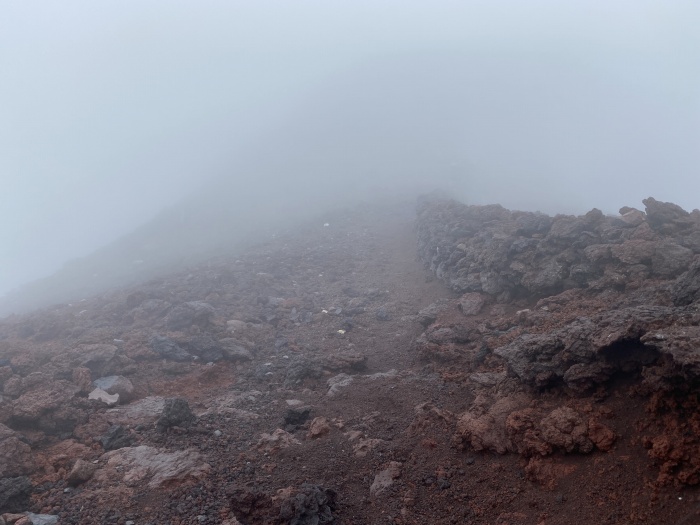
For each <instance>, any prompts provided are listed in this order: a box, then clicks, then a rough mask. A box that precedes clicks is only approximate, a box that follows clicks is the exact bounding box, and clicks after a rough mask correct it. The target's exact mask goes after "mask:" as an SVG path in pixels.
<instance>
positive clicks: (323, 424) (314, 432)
mask: <svg viewBox="0 0 700 525" xmlns="http://www.w3.org/2000/svg"><path fill="white" fill-rule="evenodd" d="M330 431H331V426H330V425H329V424H328V419H326V418H325V417H317V418H314V420H313V421H312V422H311V425H309V433H308V434H307V435H308V437H310V438H311V439H316V438H320V437H321V436H325V435H326V434H328V433H329V432H330Z"/></svg>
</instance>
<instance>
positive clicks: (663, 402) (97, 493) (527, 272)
mask: <svg viewBox="0 0 700 525" xmlns="http://www.w3.org/2000/svg"><path fill="white" fill-rule="evenodd" d="M645 204H646V209H639V210H637V209H634V208H623V209H621V210H620V215H619V216H605V215H604V214H602V213H600V212H597V211H595V210H594V211H592V212H590V213H588V214H586V215H584V216H581V217H574V216H564V215H560V216H556V217H549V216H547V215H544V214H540V213H529V212H517V211H509V210H505V209H504V208H502V207H500V206H482V207H475V206H465V205H462V204H459V203H456V202H454V201H449V200H444V199H436V198H434V197H429V198H426V199H422V200H421V201H420V202H419V205H418V215H417V221H416V222H414V219H416V215H415V213H414V208H413V207H406V206H404V205H396V206H389V205H388V204H386V203H382V205H381V206H376V207H375V206H374V205H370V204H367V205H363V206H361V207H359V208H357V209H354V210H352V209H348V210H344V211H337V212H333V213H331V214H329V215H328V216H324V217H322V218H321V220H318V221H312V222H310V223H308V224H305V225H298V226H293V227H292V226H290V227H289V228H288V229H287V230H286V231H279V232H276V233H275V236H274V237H273V236H264V238H262V237H261V239H260V243H259V244H258V245H251V246H248V247H247V248H245V250H243V249H241V251H240V252H239V253H237V254H236V255H235V256H225V257H224V256H221V257H218V258H214V259H212V260H211V261H209V262H207V263H206V264H204V265H201V266H197V267H192V268H190V269H188V271H187V272H183V273H177V274H171V275H161V276H159V277H157V278H155V279H153V280H152V281H149V282H147V283H142V284H140V285H137V286H133V287H131V288H128V289H122V290H115V291H113V292H109V293H105V294H102V295H100V296H96V297H88V298H85V300H83V301H80V302H76V303H75V304H60V305H55V306H53V307H51V308H47V309H44V310H40V311H37V312H32V313H30V314H26V315H22V316H11V317H9V318H7V319H2V320H0V396H1V397H0V425H4V426H0V454H1V457H0V462H2V463H0V466H1V467H2V468H5V470H4V471H3V473H2V474H0V502H2V505H3V506H2V511H3V512H4V511H5V510H6V509H8V508H9V509H10V511H11V512H16V513H18V515H17V516H16V517H11V519H12V520H13V521H17V520H20V521H21V520H24V522H25V523H26V522H28V521H29V518H28V517H27V514H26V513H27V512H31V513H33V514H34V515H46V516H52V517H58V522H59V523H60V524H66V525H88V524H93V523H106V524H110V523H116V524H124V525H126V524H129V523H131V524H132V525H138V524H155V523H171V524H175V523H180V524H183V523H203V524H207V523H211V524H213V523H224V524H226V523H228V524H236V523H239V524H245V525H248V524H252V523H261V524H270V525H271V524H276V523H323V522H328V523H330V522H331V520H332V522H333V523H375V522H376V523H379V522H381V523H394V524H397V525H409V524H413V523H435V524H450V523H475V524H476V523H479V524H480V523H484V524H486V523H489V524H490V523H497V524H502V525H505V524H513V525H515V524H524V523H538V524H541V525H578V524H579V523H635V524H646V525H656V524H657V523H673V524H675V523H686V524H687V523H695V522H700V508H699V507H698V502H699V501H700V493H698V490H700V459H698V458H700V401H699V400H700V380H699V378H700V357H699V351H698V348H700V329H699V328H698V327H700V295H699V292H698V290H700V285H698V275H700V272H699V271H698V268H699V267H698V262H697V258H698V254H699V253H700V229H699V228H698V223H699V221H700V212H697V211H693V212H691V213H688V212H685V211H684V210H681V209H680V208H678V207H677V206H674V205H671V204H668V203H662V202H658V201H654V200H648V201H647V202H645ZM411 206H413V205H411ZM324 224H328V226H324ZM416 233H417V235H418V239H417V240H418V252H419V256H420V259H419V260H416V258H415V255H416ZM109 376H121V377H123V378H128V380H129V382H130V383H131V386H132V387H133V389H131V388H129V389H128V390H129V391H130V392H129V394H128V397H127V398H125V399H123V400H122V401H124V403H125V404H120V405H119V406H116V407H114V408H109V407H107V406H106V405H104V404H103V403H99V402H95V401H93V400H89V399H88V394H89V392H90V391H91V390H92V387H93V386H94V385H93V381H95V380H100V379H101V378H106V377H109ZM103 386H104V385H103ZM121 394H122V393H120V396H121ZM173 399H180V400H181V401H182V403H180V402H174V401H167V403H166V400H173ZM166 404H167V407H166ZM184 407H188V409H187V410H186V409H185V408H184ZM195 416H196V417H195ZM78 467H79V468H78ZM83 467H85V468H83ZM93 467H94V468H95V469H96V470H95V472H94V473H93V474H92V476H91V477H90V476H89V472H88V471H90V470H92V468H93ZM79 474H80V475H79ZM21 476H27V477H21ZM72 485H75V486H72ZM679 498H680V499H679ZM8 502H9V504H8ZM6 504H7V505H6ZM52 519H53V518H52Z"/></svg>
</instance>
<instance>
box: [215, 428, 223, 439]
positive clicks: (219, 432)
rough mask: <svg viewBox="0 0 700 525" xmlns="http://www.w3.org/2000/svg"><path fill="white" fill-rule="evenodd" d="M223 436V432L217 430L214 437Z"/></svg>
mask: <svg viewBox="0 0 700 525" xmlns="http://www.w3.org/2000/svg"><path fill="white" fill-rule="evenodd" d="M221 435H222V432H221V430H215V431H214V436H216V437H221Z"/></svg>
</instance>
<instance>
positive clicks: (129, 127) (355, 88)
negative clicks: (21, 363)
mask: <svg viewBox="0 0 700 525" xmlns="http://www.w3.org/2000/svg"><path fill="white" fill-rule="evenodd" d="M699 19H700V8H699V7H698V6H697V4H695V3H693V2H661V1H657V2H652V1H647V2H637V1H635V2H623V1H621V2H615V3H614V4H612V5H609V3H604V2H566V3H562V2H554V1H535V2H527V3H523V2H514V1H513V2H507V1H500V2H488V3H487V2H449V1H441V2H431V3H430V5H428V4H426V3H423V2H393V1H383V2H352V3H349V2H348V3H341V2H313V1H301V2H293V3H292V2H272V1H269V2H208V3H206V4H197V5H194V4H187V3H182V4H181V3H177V4H175V3H171V2H162V1H145V2H144V1H141V2H101V3H99V4H96V3H90V2H71V1H67V2H62V3H61V4H60V5H56V6H53V5H48V4H45V3H40V2H36V3H34V2H16V3H15V2H8V3H4V4H3V5H2V6H0V67H1V68H2V76H3V81H2V82H1V83H0V101H1V102H2V103H1V104H0V177H1V178H2V187H3V192H2V197H1V198H2V212H3V220H2V221H0V294H2V293H5V292H8V291H10V290H13V289H16V288H17V287H18V286H20V285H22V284H24V283H27V282H29V281H32V280H34V279H38V278H43V277H46V276H49V275H50V274H52V273H53V272H55V271H56V270H60V272H59V275H60V276H61V277H60V279H58V280H57V281H60V282H61V283H63V284H64V285H65V287H63V288H60V287H59V288H56V283H55V282H53V281H50V280H46V281H43V284H42V283H40V284H39V285H34V287H33V288H32V287H30V288H29V289H27V288H25V289H23V290H24V291H23V292H21V293H25V294H29V295H31V294H34V295H36V296H37V297H35V299H33V301H32V304H39V303H40V302H41V301H40V300H39V297H40V296H41V294H42V293H45V292H46V290H47V289H50V290H53V292H52V293H49V294H48V296H47V300H48V301H55V300H66V299H67V298H69V297H71V296H75V295H76V294H78V295H79V294H80V293H90V292H91V291H94V290H96V289H98V288H100V287H102V286H106V285H107V284H109V283H110V282H113V283H114V284H121V283H123V282H127V281H128V280H129V279H132V278H135V277H136V276H138V275H140V273H139V272H141V271H142V269H143V268H148V271H149V272H150V273H151V274H153V273H155V272H157V271H161V270H166V269H167V268H170V267H172V266H171V265H170V263H172V265H175V266H176V265H178V264H180V265H181V264H187V263H190V262H194V261H196V260H198V259H201V258H203V257H205V256H208V255H209V254H215V253H216V251H217V250H216V248H217V246H223V245H226V246H227V247H231V246H234V245H235V244H236V243H237V242H241V241H243V240H247V241H249V240H250V239H254V238H255V236H256V235H259V236H264V235H269V232H270V231H271V229H272V230H274V229H275V228H276V227H282V226H284V227H289V226H290V224H292V223H293V221H295V220H304V219H307V218H309V217H313V216H314V215H317V214H321V213H323V212H324V211H326V210H330V209H333V208H335V207H338V206H343V205H347V204H352V203H353V202H357V201H358V200H363V199H370V198H371V199H376V198H378V197H381V196H384V197H385V198H392V199H397V198H411V197H413V196H415V195H416V194H418V193H420V192H422V191H431V190H433V189H437V188H439V189H442V190H443V191H447V192H450V193H451V194H453V195H454V196H455V197H457V198H459V199H461V200H464V201H466V202H468V203H475V204H485V203H494V202H498V203H501V204H503V205H504V206H506V207H509V208H523V209H529V210H541V211H545V212H549V213H557V212H567V213H582V212H585V211H587V210H588V209H590V208H592V207H598V208H601V209H603V211H605V212H606V213H615V212H616V211H617V209H618V208H619V207H620V206H623V205H632V206H639V205H640V204H641V199H643V198H645V197H647V196H650V195H653V196H654V197H656V198H657V199H660V200H666V201H673V202H676V203H677V204H680V205H681V206H683V207H685V208H687V209H692V208H695V207H698V206H699V205H700V202H698V201H700V199H698V197H697V196H698V195H700V191H699V190H700V177H698V173H697V172H698V165H699V162H698V161H700V148H698V145H699V144H700V99H699V97H698V93H699V92H700V89H699V88H700V68H698V65H699V63H700V38H698V36H697V34H696V31H695V22H696V21H697V20H699ZM91 254H92V255H91ZM61 272H62V273H61ZM144 275H145V274H144ZM89 282H93V283H98V284H99V286H97V285H95V286H91V285H90V286H88V284H85V283H89ZM66 283H67V284H66ZM83 284H85V286H82V285H83ZM68 285H70V286H68ZM71 290H72V291H71ZM21 293H20V294H19V295H21ZM19 295H15V296H14V298H13V300H18V299H17V298H18V297H19ZM8 308H11V307H7V306H6V307H5V310H6V311H11V310H10V309H8Z"/></svg>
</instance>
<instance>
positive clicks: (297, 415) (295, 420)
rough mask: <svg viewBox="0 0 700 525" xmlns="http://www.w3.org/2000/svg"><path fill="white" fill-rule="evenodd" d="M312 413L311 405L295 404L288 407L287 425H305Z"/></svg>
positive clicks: (285, 417) (285, 420) (285, 418)
mask: <svg viewBox="0 0 700 525" xmlns="http://www.w3.org/2000/svg"><path fill="white" fill-rule="evenodd" d="M310 415H311V407H310V406H294V407H290V408H288V409H287V413H286V414H285V416H284V424H285V425H293V426H296V425H303V424H304V423H306V421H307V420H308V419H309V416H310Z"/></svg>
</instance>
